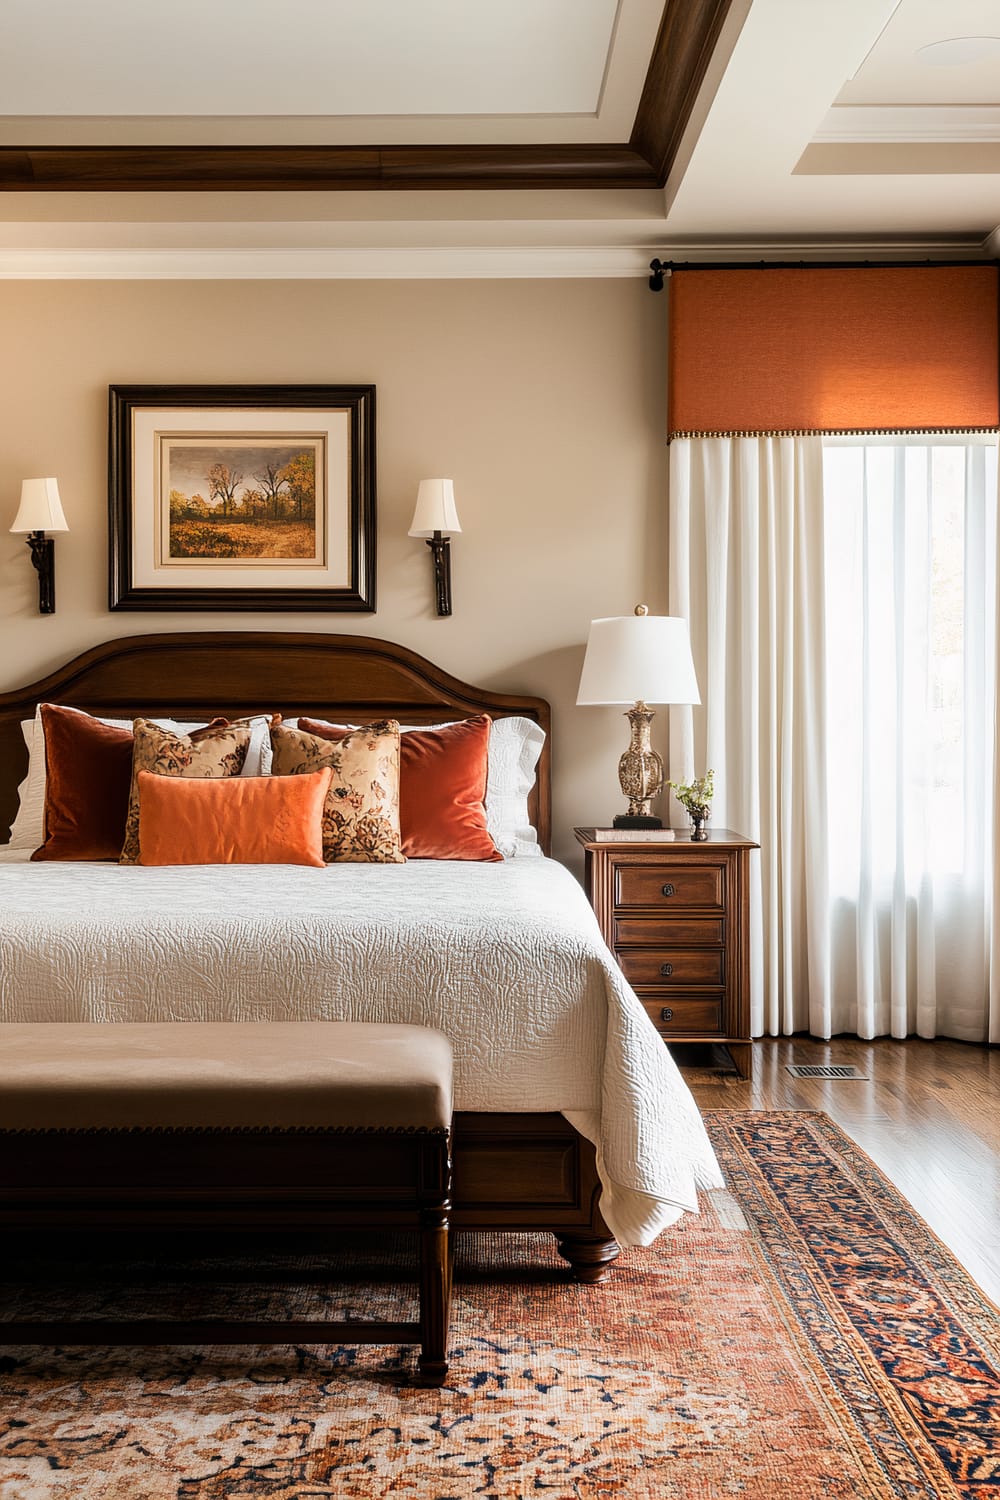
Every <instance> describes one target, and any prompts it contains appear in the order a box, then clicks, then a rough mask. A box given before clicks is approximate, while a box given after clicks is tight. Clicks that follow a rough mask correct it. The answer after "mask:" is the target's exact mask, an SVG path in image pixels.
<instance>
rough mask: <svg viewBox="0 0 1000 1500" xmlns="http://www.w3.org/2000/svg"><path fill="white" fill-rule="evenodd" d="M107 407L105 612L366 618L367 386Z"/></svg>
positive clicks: (124, 399) (219, 394)
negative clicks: (362, 614) (360, 614)
mask: <svg viewBox="0 0 1000 1500" xmlns="http://www.w3.org/2000/svg"><path fill="white" fill-rule="evenodd" d="M109 397H110V400H109V423H108V428H109V437H108V451H109V457H108V499H109V507H110V527H109V541H110V570H109V571H110V590H109V593H110V605H111V608H112V609H158V610H189V609H197V610H200V609H224V610H254V611H256V610H268V609H270V610H277V609H281V610H303V609H326V610H374V608H375V451H374V448H375V387H374V386H372V385H348V386H344V385H335V386H314V385H278V386H249V385H219V386H213V385H208V386H205V385H200V386H182V385H158V386H157V385H113V386H111V388H110V392H109Z"/></svg>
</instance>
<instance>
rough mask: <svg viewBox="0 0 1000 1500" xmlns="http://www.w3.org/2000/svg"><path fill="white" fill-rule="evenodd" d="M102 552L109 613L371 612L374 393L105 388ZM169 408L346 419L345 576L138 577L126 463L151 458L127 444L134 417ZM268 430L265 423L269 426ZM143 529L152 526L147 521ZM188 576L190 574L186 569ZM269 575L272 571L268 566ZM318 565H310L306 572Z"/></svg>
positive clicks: (361, 389) (302, 388) (147, 462)
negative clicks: (259, 579)
mask: <svg viewBox="0 0 1000 1500" xmlns="http://www.w3.org/2000/svg"><path fill="white" fill-rule="evenodd" d="M108 397H109V399H108V512H109V513H108V555H109V599H108V602H109V607H110V608H111V609H127V610H160V611H172V610H227V611H230V612H233V611H239V610H251V611H253V612H255V613H256V612H257V611H259V610H336V611H355V612H371V611H374V609H375V387H374V386H373V385H113V386H110V387H109V391H108ZM164 408H169V409H182V408H183V409H187V410H189V411H190V410H192V409H195V410H197V411H198V412H199V413H200V412H201V411H204V412H205V413H206V414H211V412H213V411H222V410H229V411H233V410H237V411H240V412H245V411H256V410H259V411H260V413H261V423H260V430H261V431H262V432H263V431H266V430H267V428H268V426H269V424H268V422H267V414H268V412H272V413H274V414H275V415H276V417H277V418H279V419H281V418H282V415H283V414H285V416H287V414H288V413H289V412H291V411H293V410H308V411H310V412H312V411H315V412H316V413H317V414H319V413H320V412H326V413H328V414H329V416H330V418H331V420H332V419H335V418H338V419H339V418H341V417H346V422H347V438H348V449H349V451H348V463H347V482H346V492H345V495H344V496H343V501H344V503H345V504H346V509H347V519H348V526H349V536H348V542H347V555H346V564H347V566H346V574H347V576H346V578H340V579H338V580H337V582H335V583H329V584H324V583H323V582H322V581H321V580H320V581H316V578H315V576H314V577H313V578H312V579H311V580H310V581H309V582H300V583H293V582H291V581H287V570H285V571H286V580H283V581H282V582H281V583H276V582H268V583H262V584H261V585H259V586H258V585H256V584H253V585H252V584H250V583H248V582H247V580H246V578H245V577H244V578H243V579H242V580H240V581H235V580H234V581H233V582H232V583H227V582H226V581H225V571H224V567H219V568H217V569H212V568H208V569H206V574H207V576H206V581H205V583H204V584H202V583H200V582H198V583H196V582H193V581H192V580H191V578H190V576H189V577H188V578H186V579H185V580H184V581H183V582H177V583H175V584H171V583H167V582H165V583H162V584H161V583H159V582H157V583H155V584H151V583H150V582H149V581H148V576H147V575H148V570H147V571H146V572H144V571H143V569H142V568H137V565H136V558H137V550H136V549H137V535H136V533H137V525H136V505H137V504H139V503H142V502H140V500H139V498H138V496H137V495H136V493H135V490H136V485H135V476H136V472H137V471H136V465H137V463H141V464H142V465H143V467H144V471H145V472H148V470H149V468H150V467H151V462H152V454H151V453H146V452H145V451H138V450H139V449H140V448H142V449H143V450H144V449H145V443H144V442H137V439H136V423H137V420H138V421H140V422H141V419H142V417H143V414H144V413H146V414H148V413H150V412H153V411H159V410H161V409H164ZM271 425H273V424H271ZM151 524H152V523H151ZM189 571H190V570H189ZM272 571H275V572H276V571H278V569H277V567H276V568H275V569H274V570H272ZM320 571H321V569H319V568H317V569H313V570H312V572H313V574H314V575H315V574H316V573H318V572H320ZM137 573H139V574H140V576H137Z"/></svg>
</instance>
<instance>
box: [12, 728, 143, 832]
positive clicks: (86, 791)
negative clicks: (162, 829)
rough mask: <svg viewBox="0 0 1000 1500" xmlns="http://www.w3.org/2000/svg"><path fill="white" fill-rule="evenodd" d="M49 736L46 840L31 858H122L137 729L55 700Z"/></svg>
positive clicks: (48, 729) (46, 756) (46, 742)
mask: <svg viewBox="0 0 1000 1500" xmlns="http://www.w3.org/2000/svg"><path fill="white" fill-rule="evenodd" d="M41 717H42V729H43V732H44V735H45V842H44V843H43V844H42V845H41V846H40V847H39V848H38V849H36V850H35V852H34V853H33V854H32V856H31V857H32V859H67V860H72V859H117V858H118V855H119V852H120V850H121V847H122V839H123V838H124V837H125V818H126V815H127V813H128V794H129V783H130V781H131V779H132V731H131V730H130V729H114V728H112V727H111V725H110V724H102V723H101V721H100V719H92V718H91V717H90V716H89V714H84V713H78V712H76V710H74V709H72V708H59V707H58V706H57V705H56V704H54V703H43V704H42V706H41Z"/></svg>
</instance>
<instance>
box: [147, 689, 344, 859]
mask: <svg viewBox="0 0 1000 1500" xmlns="http://www.w3.org/2000/svg"><path fill="white" fill-rule="evenodd" d="M132 732H133V734H134V736H135V744H134V746H133V749H132V782H131V786H130V789H129V803H128V816H127V818H126V820H125V842H124V844H123V845H122V852H121V854H120V855H119V861H120V863H121V864H123V865H135V864H138V863H139V787H138V775H139V772H140V771H154V772H156V774H157V775H158V776H211V777H223V776H238V775H239V774H240V772H241V770H242V769H243V764H244V762H245V761H246V758H247V751H248V750H249V748H250V729H249V727H248V726H246V725H235V724H227V723H226V722H225V721H224V720H223V721H222V723H221V724H218V725H215V724H210V725H209V726H208V728H207V729H199V730H196V731H195V733H193V734H176V733H175V732H174V731H173V730H171V729H161V728H160V727H159V726H158V725H156V724H154V723H153V722H152V721H151V720H150V719H136V720H134V722H133V725H132ZM314 769H316V768H315V767H312V766H311V767H310V770H314Z"/></svg>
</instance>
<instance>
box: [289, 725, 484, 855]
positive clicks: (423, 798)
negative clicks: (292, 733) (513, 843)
mask: <svg viewBox="0 0 1000 1500" xmlns="http://www.w3.org/2000/svg"><path fill="white" fill-rule="evenodd" d="M299 728H300V729H302V730H305V731H306V732H307V733H308V734H316V735H319V736H320V737H321V738H323V739H329V740H342V739H343V737H344V735H345V734H347V733H348V732H349V731H348V730H347V729H342V728H340V727H338V726H337V725H333V724H325V723H323V722H322V720H319V719H300V720H299ZM489 746H490V719H489V717H488V715H486V714H479V715H478V716H477V717H476V718H474V719H462V720H458V721H456V722H455V723H454V724H448V725H446V726H444V727H443V728H440V729H407V730H405V731H404V732H403V733H402V734H401V735H400V737H399V747H400V755H399V828H400V835H401V838H402V847H403V853H404V854H405V855H406V857H407V859H470V860H481V861H485V860H494V861H495V860H499V859H502V858H503V855H502V854H500V853H499V851H498V850H497V846H496V844H495V843H494V842H493V840H492V838H491V837H490V834H489V831H488V829H487V826H486V807H485V805H484V801H483V799H484V797H485V794H486V770H487V764H488V758H489Z"/></svg>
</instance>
